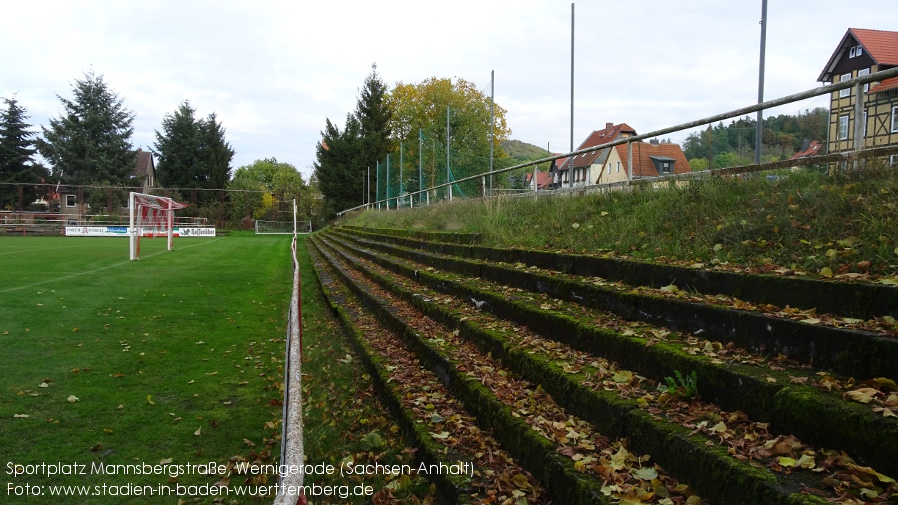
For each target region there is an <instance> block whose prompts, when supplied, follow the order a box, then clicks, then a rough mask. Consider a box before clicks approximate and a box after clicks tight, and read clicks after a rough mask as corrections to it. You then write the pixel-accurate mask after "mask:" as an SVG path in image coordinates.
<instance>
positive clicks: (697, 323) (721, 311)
mask: <svg viewBox="0 0 898 505" xmlns="http://www.w3.org/2000/svg"><path fill="white" fill-rule="evenodd" d="M353 240H355V241H356V242H357V243H359V244H360V246H365V247H370V248H373V249H377V250H379V251H382V252H384V253H386V254H388V255H391V256H395V257H401V258H405V259H408V260H410V261H414V262H416V263H420V264H422V265H426V266H429V267H432V268H437V269H440V270H445V271H448V272H453V273H457V274H460V275H464V276H468V277H477V278H482V279H484V280H488V281H492V282H497V283H500V284H505V285H508V286H513V287H516V288H520V289H524V290H526V291H530V292H534V293H543V294H547V295H549V296H551V297H553V298H557V299H560V300H565V301H569V302H573V303H577V304H580V305H584V306H588V307H593V308H597V309H599V310H603V311H607V312H611V313H614V314H617V315H619V316H621V317H623V318H625V319H630V320H641V321H646V322H648V323H651V324H657V325H661V326H666V327H668V328H671V329H675V330H678V331H682V332H688V333H694V334H702V336H703V337H705V338H708V339H713V340H719V341H721V342H734V343H736V344H737V345H739V346H741V347H745V348H747V349H750V350H751V351H753V352H758V353H763V354H771V355H777V354H783V355H785V356H788V357H790V358H792V359H795V360H797V361H799V362H801V363H805V364H812V365H813V366H815V367H818V368H823V369H828V370H832V371H834V372H836V373H841V374H844V375H846V376H852V377H856V378H858V379H859V380H867V379H870V378H876V377H887V378H889V379H892V380H896V381H898V339H896V338H892V337H889V336H885V335H880V334H877V333H872V332H866V331H855V330H849V329H843V328H835V327H830V326H822V325H811V324H806V323H802V322H799V321H793V320H791V319H785V318H777V317H771V316H767V315H764V314H762V313H758V312H751V311H745V310H733V309H729V308H724V307H718V306H713V305H708V304H703V303H694V302H688V301H683V300H676V299H669V298H665V297H660V296H647V295H643V294H636V293H630V292H620V291H617V290H613V289H610V288H605V287H602V286H597V285H595V284H592V283H589V282H586V281H585V280H581V279H579V278H576V277H573V278H568V277H571V276H563V277H562V276H553V275H551V274H547V273H543V272H538V271H531V270H523V269H520V268H515V267H513V266H509V265H504V264H496V263H492V262H487V261H480V260H469V259H463V258H460V257H456V256H446V255H441V254H433V253H428V252H424V251H421V250H418V249H409V248H405V247H399V246H392V245H389V244H386V243H383V242H376V241H370V240H365V239H360V238H358V237H355V238H353Z"/></svg>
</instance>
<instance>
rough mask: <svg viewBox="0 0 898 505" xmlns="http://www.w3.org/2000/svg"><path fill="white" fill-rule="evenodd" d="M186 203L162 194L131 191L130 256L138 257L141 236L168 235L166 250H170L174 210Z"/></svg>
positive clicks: (129, 203)
mask: <svg viewBox="0 0 898 505" xmlns="http://www.w3.org/2000/svg"><path fill="white" fill-rule="evenodd" d="M185 207H187V204H184V203H179V202H176V201H174V200H172V199H171V198H167V197H164V196H156V195H148V194H145V193H135V192H133V191H132V192H131V194H130V195H129V196H128V210H129V214H130V219H129V222H128V236H129V240H128V242H129V249H130V257H131V259H132V260H136V259H140V238H141V237H148V238H153V237H161V236H165V237H168V250H169V251H171V250H172V244H173V238H174V228H175V226H174V223H175V210H177V209H183V208H185Z"/></svg>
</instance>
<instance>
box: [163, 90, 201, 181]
mask: <svg viewBox="0 0 898 505" xmlns="http://www.w3.org/2000/svg"><path fill="white" fill-rule="evenodd" d="M195 112H196V111H195V110H194V109H193V107H191V106H190V101H188V100H184V101H183V102H182V103H181V105H179V106H178V109H177V110H176V111H175V112H174V113H173V114H166V115H165V117H164V118H163V119H162V132H161V133H160V132H159V130H156V143H155V144H154V147H155V149H154V150H153V154H154V155H155V156H156V177H157V178H158V180H159V184H160V185H162V186H163V187H166V188H196V187H198V186H199V178H200V176H199V173H200V172H201V170H202V169H201V167H200V162H201V159H200V151H201V146H202V138H201V136H200V126H199V122H198V121H197V120H196V118H195V117H194V113H195Z"/></svg>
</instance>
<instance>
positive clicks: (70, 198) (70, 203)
mask: <svg viewBox="0 0 898 505" xmlns="http://www.w3.org/2000/svg"><path fill="white" fill-rule="evenodd" d="M75 203H76V199H75V195H65V206H66V207H74V206H75Z"/></svg>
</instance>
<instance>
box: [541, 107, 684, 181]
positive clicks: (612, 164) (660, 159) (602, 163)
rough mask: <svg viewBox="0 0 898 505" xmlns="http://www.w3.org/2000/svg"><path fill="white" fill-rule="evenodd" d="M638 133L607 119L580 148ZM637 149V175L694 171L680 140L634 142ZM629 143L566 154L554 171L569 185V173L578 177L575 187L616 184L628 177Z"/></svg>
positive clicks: (640, 176) (634, 158)
mask: <svg viewBox="0 0 898 505" xmlns="http://www.w3.org/2000/svg"><path fill="white" fill-rule="evenodd" d="M634 136H636V130H634V129H633V128H632V127H630V126H629V125H627V124H626V123H621V124H619V125H614V124H612V123H606V124H605V128H604V129H603V130H596V131H594V132H592V133H591V134H590V135H589V136H588V137H587V138H586V140H584V141H583V143H581V144H580V147H578V148H577V150H578V151H580V150H583V149H588V148H590V147H596V146H601V145H602V144H607V143H610V142H612V141H615V140H619V139H625V138H629V137H634ZM630 145H631V149H632V150H633V155H632V160H633V178H634V179H644V178H648V177H660V176H664V175H674V174H684V173H687V172H691V171H692V169H691V168H690V167H689V162H688V161H686V155H685V154H684V153H683V149H682V148H680V146H679V145H678V144H673V143H670V142H659V141H658V140H652V141H651V142H631V143H630ZM629 158H630V156H628V155H627V144H626V143H623V144H618V145H616V146H612V147H606V148H604V149H597V150H595V151H591V152H588V153H584V154H576V155H574V156H573V158H570V157H568V158H562V159H560V160H557V161H556V164H555V165H553V167H552V171H557V173H558V174H559V179H560V180H561V184H560V185H556V186H555V187H559V186H560V187H564V188H566V187H569V184H570V182H569V177H571V175H572V176H573V178H574V184H573V187H575V188H576V187H584V186H593V185H596V184H613V183H618V182H624V181H626V180H627V176H628V170H627V167H628V165H627V160H628V159H629Z"/></svg>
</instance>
